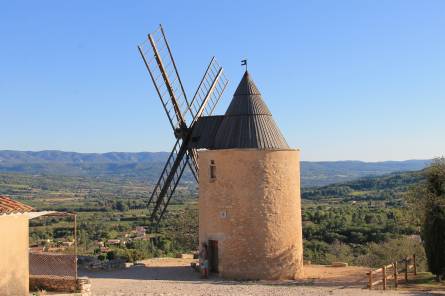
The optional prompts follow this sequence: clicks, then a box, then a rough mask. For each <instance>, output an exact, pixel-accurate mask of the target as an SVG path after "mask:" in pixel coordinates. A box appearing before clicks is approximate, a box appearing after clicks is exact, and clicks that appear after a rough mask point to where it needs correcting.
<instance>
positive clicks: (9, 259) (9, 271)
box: [0, 196, 33, 296]
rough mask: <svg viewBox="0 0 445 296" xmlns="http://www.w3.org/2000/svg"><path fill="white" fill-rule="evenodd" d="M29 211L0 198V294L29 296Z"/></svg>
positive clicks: (25, 207) (27, 207) (4, 197)
mask: <svg viewBox="0 0 445 296" xmlns="http://www.w3.org/2000/svg"><path fill="white" fill-rule="evenodd" d="M31 211H33V208H31V207H30V206H27V205H25V204H22V203H19V202H17V201H15V200H13V199H10V198H9V197H6V196H0V295H2V296H21V295H29V262H28V256H29V251H28V248H29V236H28V234H29V227H28V219H29V217H28V213H29V212H31Z"/></svg>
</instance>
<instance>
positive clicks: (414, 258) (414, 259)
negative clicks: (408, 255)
mask: <svg viewBox="0 0 445 296" xmlns="http://www.w3.org/2000/svg"><path fill="white" fill-rule="evenodd" d="M413 266H414V275H417V265H416V254H413Z"/></svg>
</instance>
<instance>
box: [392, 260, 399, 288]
mask: <svg viewBox="0 0 445 296" xmlns="http://www.w3.org/2000/svg"><path fill="white" fill-rule="evenodd" d="M393 266H394V287H395V288H396V289H397V286H398V282H397V273H398V272H397V261H395V262H394V263H393Z"/></svg>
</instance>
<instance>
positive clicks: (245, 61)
mask: <svg viewBox="0 0 445 296" xmlns="http://www.w3.org/2000/svg"><path fill="white" fill-rule="evenodd" d="M241 66H246V71H247V59H245V60H241Z"/></svg>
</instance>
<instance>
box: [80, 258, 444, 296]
mask: <svg viewBox="0 0 445 296" xmlns="http://www.w3.org/2000/svg"><path fill="white" fill-rule="evenodd" d="M145 264H146V266H134V267H131V268H127V269H124V270H115V271H110V272H83V275H86V276H88V277H90V279H91V282H92V292H93V295H95V296H102V295H107V296H109V295H110V296H142V295H144V296H145V295H175V296H176V295H178V296H179V295H181V296H182V295H191V296H201V295H212V296H213V295H215V296H218V295H237V296H238V295H240V296H244V295H277V296H287V295H303V296H304V295H345V296H348V295H365V296H366V295H388V296H389V295H438V294H437V293H435V294H431V293H426V292H408V291H378V290H377V291H376V290H373V291H369V290H367V289H363V287H364V283H365V282H364V280H365V279H364V278H363V274H364V273H363V271H364V270H366V269H364V268H360V267H349V268H344V269H343V270H341V269H338V268H337V269H335V270H334V269H332V268H329V267H323V266H312V267H311V268H307V269H305V273H307V274H306V278H305V279H304V280H303V281H280V282H277V281H274V282H267V281H255V282H236V281H225V280H221V279H219V278H217V277H214V278H211V279H209V280H201V279H200V278H199V274H197V273H195V272H193V271H192V270H191V268H190V267H189V264H190V261H187V260H184V259H169V260H147V261H145ZM339 274H343V276H342V277H339V276H338V275H339Z"/></svg>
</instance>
